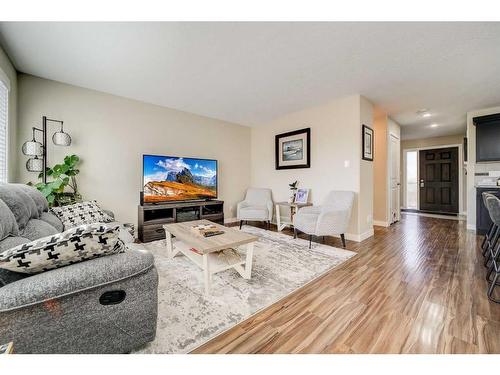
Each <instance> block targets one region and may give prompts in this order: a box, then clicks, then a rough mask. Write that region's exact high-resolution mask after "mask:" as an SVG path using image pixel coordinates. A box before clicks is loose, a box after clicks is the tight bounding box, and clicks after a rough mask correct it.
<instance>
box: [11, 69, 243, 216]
mask: <svg viewBox="0 0 500 375" xmlns="http://www.w3.org/2000/svg"><path fill="white" fill-rule="evenodd" d="M18 78H19V79H18V86H19V87H18V88H19V108H20V111H19V134H18V142H17V146H16V149H15V151H16V153H17V155H18V156H19V163H18V168H17V180H18V181H19V182H24V183H25V182H28V181H34V180H35V179H36V176H35V174H33V173H29V172H27V171H26V169H25V167H24V165H25V162H26V159H27V158H26V157H25V156H23V155H22V154H21V151H20V149H21V145H22V143H23V142H24V141H26V140H28V139H31V127H32V126H35V125H40V123H41V117H42V116H43V115H46V116H48V117H51V118H55V119H60V120H63V121H64V124H65V130H66V131H67V132H68V133H69V134H70V135H71V137H72V139H73V143H72V145H71V147H57V146H54V145H53V144H52V143H51V141H50V136H49V165H53V164H55V163H58V162H61V161H62V159H63V157H64V156H65V155H67V154H73V153H74V154H77V155H79V156H80V157H81V159H82V163H81V166H80V171H81V172H80V175H79V176H78V182H79V188H80V190H81V193H82V194H83V196H84V198H85V199H97V201H99V202H103V205H104V206H106V208H109V209H111V210H113V211H114V212H115V214H116V216H117V218H118V219H119V220H120V221H126V222H133V223H134V222H136V220H137V205H138V204H139V191H140V190H141V185H142V154H160V155H175V156H185V157H201V158H209V159H217V160H218V161H219V197H220V198H221V199H223V200H225V215H226V217H227V218H231V217H234V216H236V213H235V206H236V203H237V202H238V201H240V200H241V199H243V196H244V192H245V190H246V188H247V187H248V185H249V184H250V129H249V128H248V127H245V126H240V125H236V124H231V123H227V122H224V121H219V120H215V119H211V118H207V117H202V116H197V115H193V114H189V113H186V112H180V111H177V110H173V109H168V108H164V107H160V106H155V105H151V104H146V103H143V102H139V101H135V100H129V99H125V98H122V97H117V96H113V95H108V94H104V93H101V92H97V91H92V90H87V89H83V88H79V87H75V86H70V85H66V84H62V83H58V82H54V81H49V80H46V79H42V78H38V77H33V76H30V75H25V74H21V75H19V77H18ZM193 95H196V93H193ZM56 128H57V127H56V126H55V125H54V126H53V127H51V128H50V129H51V130H50V134H52V133H53V132H54V131H55V130H56Z"/></svg>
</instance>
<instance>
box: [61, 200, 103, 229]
mask: <svg viewBox="0 0 500 375" xmlns="http://www.w3.org/2000/svg"><path fill="white" fill-rule="evenodd" d="M52 212H53V213H54V214H55V215H56V216H57V217H58V218H59V220H61V221H62V223H63V224H64V229H65V230H68V229H70V228H74V227H77V226H79V225H83V224H94V223H110V222H112V221H113V218H112V217H111V216H109V215H108V214H107V213H105V212H104V211H103V210H101V208H100V207H99V206H98V205H97V202H96V201H87V202H81V203H75V204H71V205H68V206H62V207H53V208H52Z"/></svg>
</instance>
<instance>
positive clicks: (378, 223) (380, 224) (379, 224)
mask: <svg viewBox="0 0 500 375" xmlns="http://www.w3.org/2000/svg"><path fill="white" fill-rule="evenodd" d="M373 225H376V226H377V227H386V228H387V227H389V226H391V224H389V223H388V222H387V221H380V220H373Z"/></svg>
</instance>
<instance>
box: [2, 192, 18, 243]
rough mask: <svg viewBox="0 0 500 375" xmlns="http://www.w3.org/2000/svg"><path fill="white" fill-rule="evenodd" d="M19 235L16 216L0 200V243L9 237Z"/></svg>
mask: <svg viewBox="0 0 500 375" xmlns="http://www.w3.org/2000/svg"><path fill="white" fill-rule="evenodd" d="M18 234H19V228H18V227H17V222H16V218H15V216H14V214H13V213H12V211H11V210H10V209H9V207H8V206H7V205H6V204H5V203H4V201H2V200H1V199H0V241H2V240H3V239H4V238H6V237H8V236H17V235H18Z"/></svg>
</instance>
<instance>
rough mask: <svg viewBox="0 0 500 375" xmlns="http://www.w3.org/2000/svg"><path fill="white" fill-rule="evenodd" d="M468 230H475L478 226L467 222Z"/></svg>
mask: <svg viewBox="0 0 500 375" xmlns="http://www.w3.org/2000/svg"><path fill="white" fill-rule="evenodd" d="M467 230H473V231H474V232H475V231H476V226H475V225H474V224H467Z"/></svg>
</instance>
